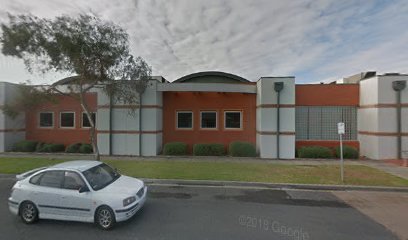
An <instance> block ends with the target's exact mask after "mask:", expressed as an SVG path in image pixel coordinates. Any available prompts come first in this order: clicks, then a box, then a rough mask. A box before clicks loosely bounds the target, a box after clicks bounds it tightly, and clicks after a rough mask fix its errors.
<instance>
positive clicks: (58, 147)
mask: <svg viewBox="0 0 408 240" xmlns="http://www.w3.org/2000/svg"><path fill="white" fill-rule="evenodd" d="M64 150H65V146H64V144H54V143H45V144H44V145H43V146H42V147H41V148H40V149H39V152H63V151H64Z"/></svg>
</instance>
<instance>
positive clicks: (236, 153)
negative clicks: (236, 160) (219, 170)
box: [228, 141, 256, 157]
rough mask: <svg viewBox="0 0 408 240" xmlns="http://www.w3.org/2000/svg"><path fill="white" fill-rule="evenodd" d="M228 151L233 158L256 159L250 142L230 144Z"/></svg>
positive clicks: (254, 150) (253, 147)
mask: <svg viewBox="0 0 408 240" xmlns="http://www.w3.org/2000/svg"><path fill="white" fill-rule="evenodd" d="M228 151H229V155H231V156H233V157H256V149H255V146H254V145H253V144H252V143H250V142H239V141H236V142H231V143H230V145H229V148H228Z"/></svg>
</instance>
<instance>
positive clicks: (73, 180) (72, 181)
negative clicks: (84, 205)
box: [63, 171, 85, 190]
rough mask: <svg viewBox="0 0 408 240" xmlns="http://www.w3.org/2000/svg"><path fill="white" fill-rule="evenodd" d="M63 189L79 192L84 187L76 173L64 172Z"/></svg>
mask: <svg viewBox="0 0 408 240" xmlns="http://www.w3.org/2000/svg"><path fill="white" fill-rule="evenodd" d="M64 175H65V176H64V185H63V188H65V189H71V190H79V189H80V188H81V187H83V186H85V183H84V181H83V180H82V178H81V176H79V174H78V173H76V172H72V171H65V174H64Z"/></svg>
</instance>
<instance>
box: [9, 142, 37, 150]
mask: <svg viewBox="0 0 408 240" xmlns="http://www.w3.org/2000/svg"><path fill="white" fill-rule="evenodd" d="M37 144H38V142H37V141H30V140H23V141H20V142H17V143H15V144H14V146H13V152H34V151H35V148H36V146H37Z"/></svg>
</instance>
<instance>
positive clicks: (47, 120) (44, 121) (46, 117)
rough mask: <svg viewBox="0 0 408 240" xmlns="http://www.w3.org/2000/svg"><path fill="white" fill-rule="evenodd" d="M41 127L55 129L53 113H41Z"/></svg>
mask: <svg viewBox="0 0 408 240" xmlns="http://www.w3.org/2000/svg"><path fill="white" fill-rule="evenodd" d="M39 118H40V121H39V122H40V127H43V128H51V127H54V113H53V112H42V113H40V116H39Z"/></svg>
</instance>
